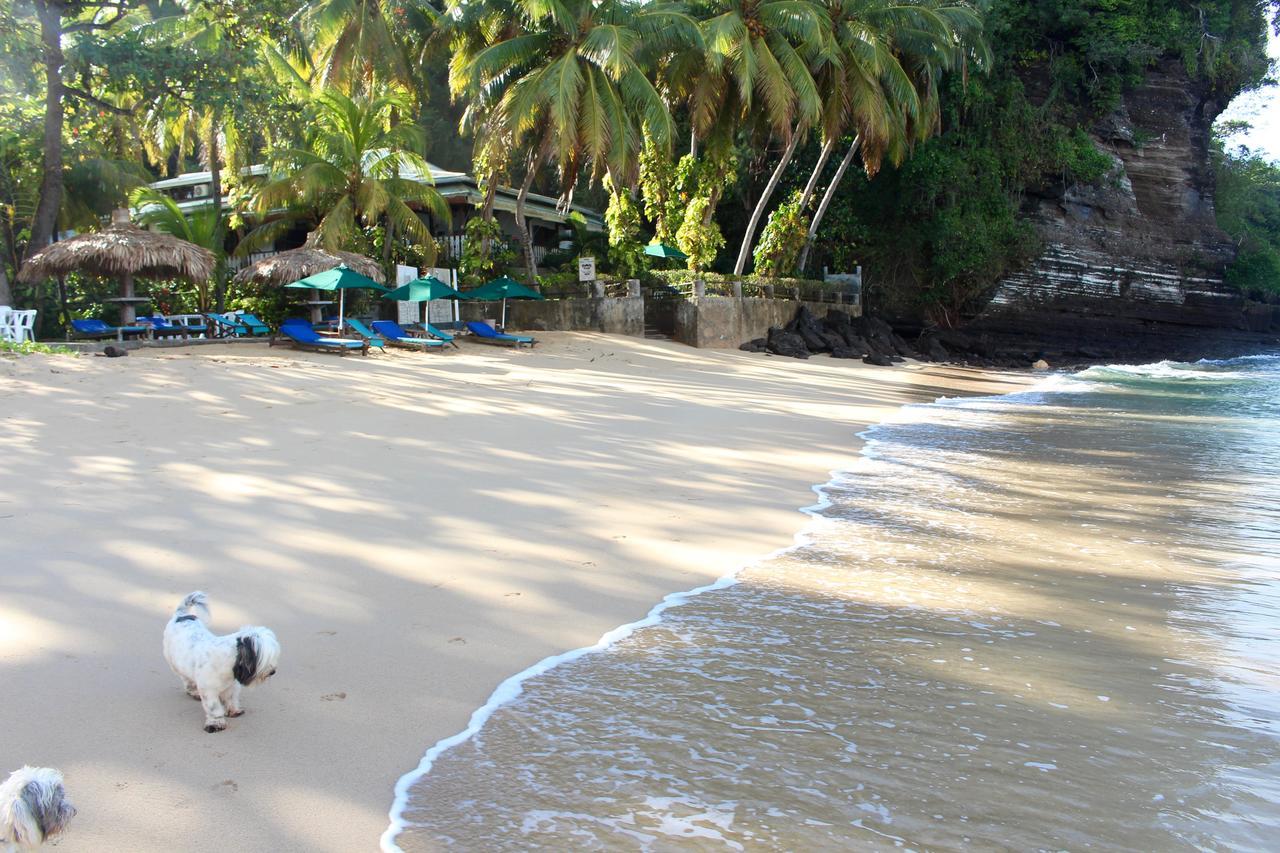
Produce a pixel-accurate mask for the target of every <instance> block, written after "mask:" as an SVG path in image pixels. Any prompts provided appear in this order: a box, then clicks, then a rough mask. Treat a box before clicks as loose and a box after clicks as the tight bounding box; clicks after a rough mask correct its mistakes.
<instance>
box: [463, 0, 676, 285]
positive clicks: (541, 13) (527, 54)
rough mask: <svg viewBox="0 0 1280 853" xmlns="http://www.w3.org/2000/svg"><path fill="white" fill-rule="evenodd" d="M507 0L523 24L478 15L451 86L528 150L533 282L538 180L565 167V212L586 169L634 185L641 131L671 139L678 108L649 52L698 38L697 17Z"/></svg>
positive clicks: (621, 0) (621, 6) (615, 1)
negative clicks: (651, 70)
mask: <svg viewBox="0 0 1280 853" xmlns="http://www.w3.org/2000/svg"><path fill="white" fill-rule="evenodd" d="M499 3H500V7H503V8H509V9H510V10H511V11H512V12H513V13H514V15H515V16H516V17H517V18H518V19H519V23H520V26H518V27H512V26H510V25H509V24H507V25H502V24H497V23H496V22H495V18H494V16H492V15H488V14H483V13H473V16H472V19H473V20H474V21H476V22H477V23H479V24H481V29H479V30H478V31H476V32H475V33H473V34H471V35H470V36H469V37H464V40H463V41H462V44H464V45H465V46H466V47H468V48H469V49H468V50H463V51H459V54H456V55H458V56H459V58H458V59H456V60H455V63H454V66H453V74H452V75H451V85H452V86H453V89H454V91H455V93H457V94H459V95H461V96H463V97H466V98H467V99H468V100H469V104H468V118H469V119H470V120H471V121H472V122H473V125H472V126H474V127H476V128H477V129H482V128H483V129H488V130H489V132H498V133H503V134H506V135H508V136H509V138H510V139H511V141H512V143H513V144H514V145H516V146H518V147H520V148H523V149H524V150H525V152H526V154H525V158H524V180H523V183H522V184H521V187H520V192H519V194H518V195H517V197H516V226H517V228H518V230H519V236H520V239H521V242H522V243H523V245H524V255H525V265H526V268H527V270H528V273H529V277H530V280H531V281H535V280H536V277H537V265H536V262H535V260H534V257H533V247H532V240H531V238H530V234H529V230H528V223H527V221H526V218H525V214H524V207H525V202H526V200H527V198H528V195H529V191H530V189H531V188H532V185H533V181H534V178H535V177H536V176H537V174H538V173H539V171H540V170H541V169H542V168H543V167H544V166H545V165H547V164H548V163H549V162H554V163H555V164H556V166H557V167H558V169H559V172H560V182H561V196H560V204H561V207H562V209H565V210H567V209H568V207H569V204H570V202H571V200H572V197H573V190H574V187H575V186H576V184H577V181H578V178H579V177H580V175H581V174H582V173H583V172H584V171H588V173H589V175H590V176H591V177H592V178H599V177H601V176H602V175H603V174H604V173H605V172H609V173H612V174H614V175H615V176H618V177H619V182H620V183H628V182H629V180H627V179H628V178H629V177H630V176H631V175H633V173H634V171H635V163H636V155H637V153H638V151H639V148H640V140H641V135H642V132H647V133H649V134H650V135H651V136H652V137H653V138H654V139H655V140H658V141H659V142H660V144H662V145H667V144H669V141H670V138H671V133H672V129H673V120H672V117H671V112H670V110H669V109H668V107H667V105H666V103H665V102H664V101H663V99H662V97H661V96H660V95H659V93H658V90H657V89H656V88H655V87H654V84H653V82H652V81H651V80H650V79H649V76H648V74H647V73H646V71H647V68H646V66H645V62H644V55H645V54H647V53H648V52H649V51H652V50H659V49H661V47H662V46H663V45H664V44H668V43H670V42H672V41H673V40H674V39H676V38H679V37H681V36H684V37H690V36H692V37H694V38H696V35H694V31H695V28H694V25H693V21H692V19H690V18H689V17H688V16H687V15H685V14H684V13H683V12H682V11H680V10H678V9H675V8H673V7H670V6H668V5H666V4H661V3H656V4H650V5H643V6H642V5H637V4H634V3H629V2H626V0H602V2H592V0H550V2H547V0H513V2H511V3H510V5H509V6H507V4H506V0H499ZM464 5H465V4H464ZM507 20H508V21H509V20H510V18H508V19H507ZM485 26H487V27H488V29H487V30H486V29H485V28H484V27H485Z"/></svg>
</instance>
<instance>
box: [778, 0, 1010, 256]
mask: <svg viewBox="0 0 1280 853" xmlns="http://www.w3.org/2000/svg"><path fill="white" fill-rule="evenodd" d="M826 2H827V4H828V10H829V12H830V14H831V16H832V20H833V21H835V22H836V26H835V37H836V40H837V43H838V45H839V49H840V50H841V51H842V53H843V54H844V55H845V56H846V60H845V62H844V63H843V65H842V72H843V73H841V74H838V75H831V76H830V77H829V78H828V79H826V80H824V83H825V84H826V85H825V87H824V89H825V91H826V92H827V103H828V104H829V105H831V108H830V109H829V110H828V111H827V115H826V116H825V121H824V123H823V128H822V129H823V135H824V138H825V142H824V145H823V148H822V152H821V154H820V155H819V157H818V162H817V164H816V165H815V166H814V169H813V172H812V173H811V174H810V176H809V181H808V183H807V184H806V186H805V190H804V198H803V205H804V206H807V205H808V203H809V201H810V200H811V199H812V197H813V194H814V192H815V190H816V187H817V184H818V180H819V178H820V176H821V174H822V171H823V169H824V168H825V167H826V164H827V161H828V159H829V158H830V156H831V154H832V152H833V151H834V150H835V146H836V144H837V141H838V140H839V139H840V138H841V137H842V136H843V135H844V134H845V133H846V132H848V131H849V130H851V129H852V130H853V131H854V136H853V141H852V143H851V144H850V146H849V149H848V150H847V151H846V153H845V155H844V158H843V159H842V160H841V161H840V164H839V166H838V167H837V168H836V173H835V175H834V176H833V177H832V179H831V182H830V183H829V184H828V185H827V189H826V191H825V192H824V193H823V196H822V200H821V202H820V203H819V204H818V209H817V210H816V211H815V212H814V215H813V219H812V221H811V222H810V223H809V229H808V233H807V234H806V236H805V245H804V248H803V249H802V250H801V252H800V257H799V259H798V261H797V264H796V268H797V271H798V272H799V273H803V271H804V268H805V265H806V264H807V263H808V260H809V253H810V251H811V250H812V248H813V243H814V241H815V240H816V239H817V234H818V226H819V225H820V224H821V222H822V219H823V217H824V216H825V215H826V212H827V209H828V207H829V206H830V204H831V201H832V199H833V198H834V197H835V192H836V189H837V188H838V187H839V186H840V182H841V181H842V180H843V179H844V175H845V172H846V171H847V170H848V168H849V166H850V165H851V164H852V163H853V159H854V157H855V156H856V155H857V154H858V153H859V152H861V154H862V161H863V166H864V168H865V169H866V171H867V174H869V175H874V174H875V173H876V172H877V171H878V170H879V168H880V164H881V161H882V160H883V159H884V157H886V156H888V157H889V158H890V160H891V161H893V162H900V161H901V159H902V157H903V155H904V154H905V151H906V149H907V148H908V147H909V146H910V145H911V144H912V143H913V142H918V141H922V140H924V139H926V138H928V137H929V136H930V135H931V134H932V133H934V132H935V131H936V130H937V128H938V121H939V97H938V82H939V79H940V77H941V75H942V73H943V72H945V71H949V70H955V69H960V70H961V71H962V72H964V73H967V71H968V65H969V64H970V63H973V64H975V65H977V66H978V67H982V66H984V65H985V64H986V63H987V62H989V49H988V47H987V44H986V42H985V39H984V38H983V34H982V20H981V15H980V12H979V10H978V8H977V7H976V6H974V5H973V4H972V3H970V2H969V0H941V2H940V1H939V0H887V2H886V0H826Z"/></svg>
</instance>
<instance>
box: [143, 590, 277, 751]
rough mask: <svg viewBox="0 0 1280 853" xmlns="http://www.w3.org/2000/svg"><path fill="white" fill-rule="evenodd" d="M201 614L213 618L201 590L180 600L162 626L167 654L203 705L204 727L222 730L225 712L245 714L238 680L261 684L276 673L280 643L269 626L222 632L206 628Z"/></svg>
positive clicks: (241, 682) (212, 730)
mask: <svg viewBox="0 0 1280 853" xmlns="http://www.w3.org/2000/svg"><path fill="white" fill-rule="evenodd" d="M193 611H194V612H193ZM202 616H203V618H204V619H208V618H209V607H208V605H207V603H206V598H205V594H204V593H203V592H193V593H191V594H190V595H188V596H187V597H186V598H184V599H182V603H181V604H179V605H178V609H177V610H176V611H174V614H173V618H172V619H170V620H169V624H167V625H165V626H164V659H165V660H167V661H168V662H169V666H170V668H172V669H173V671H174V672H176V673H177V674H178V677H179V678H181V679H182V684H183V686H184V687H186V689H187V695H188V696H190V697H191V698H192V699H199V700H200V703H201V704H202V705H203V706H204V730H205V731H206V732H220V731H222V730H223V729H225V728H226V727H227V717H238V716H240V715H241V714H243V713H244V711H243V710H242V709H241V708H240V685H242V684H246V685H247V684H261V683H262V682H264V681H266V680H267V679H268V678H270V677H271V676H273V675H275V674H276V665H277V663H279V661H280V644H279V643H278V642H276V635H275V634H273V633H271V631H270V629H268V628H257V627H246V628H241V629H240V630H239V631H236V632H235V633H234V634H227V635H226V636H222V637H219V636H218V635H217V634H214V633H212V632H211V631H210V630H209V629H208V628H206V627H205V625H204V622H203V621H201V617H202Z"/></svg>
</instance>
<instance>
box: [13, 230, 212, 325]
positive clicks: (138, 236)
mask: <svg viewBox="0 0 1280 853" xmlns="http://www.w3.org/2000/svg"><path fill="white" fill-rule="evenodd" d="M214 264H215V259H214V256H213V252H210V251H209V250H208V249H205V248H202V247H200V246H197V245H196V244H194V243H188V242H187V241H186V240H182V239H179V238H178V237H174V236H173V235H171V234H162V233H160V232H156V231H146V230H143V229H142V228H139V227H138V226H136V225H134V224H133V223H132V222H130V221H129V211H127V210H116V211H113V212H112V214H111V224H110V225H108V226H107V227H106V228H104V229H102V230H101V231H94V232H91V233H88V234H77V235H76V236H75V237H72V238H70V239H68V240H60V241H59V242H57V243H54V244H52V245H50V246H47V247H45V248H44V249H41V250H40V251H39V252H37V253H35V254H34V255H32V256H31V257H30V258H28V259H27V262H26V263H25V264H23V265H22V269H21V270H19V271H18V281H21V282H24V283H28V284H31V283H35V282H38V281H43V280H45V279H47V278H57V277H61V276H64V275H67V274H68V273H72V272H83V273H88V274H90V275H98V276H105V277H111V278H116V277H118V278H119V279H120V298H119V299H115V300H111V301H114V302H119V303H120V312H121V322H123V323H125V324H128V323H131V322H132V321H133V317H134V309H135V305H136V304H137V303H142V302H146V301H147V300H146V299H145V298H137V297H135V296H134V294H133V279H134V276H138V277H141V278H185V279H188V280H190V281H205V280H207V279H208V278H209V276H211V275H213V269H214Z"/></svg>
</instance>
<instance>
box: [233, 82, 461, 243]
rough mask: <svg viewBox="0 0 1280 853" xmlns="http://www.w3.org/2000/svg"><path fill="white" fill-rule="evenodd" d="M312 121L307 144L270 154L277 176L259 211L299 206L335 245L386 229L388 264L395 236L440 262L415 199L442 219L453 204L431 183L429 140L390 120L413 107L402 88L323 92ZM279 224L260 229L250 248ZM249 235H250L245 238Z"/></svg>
mask: <svg viewBox="0 0 1280 853" xmlns="http://www.w3.org/2000/svg"><path fill="white" fill-rule="evenodd" d="M311 107H312V113H313V115H312V126H311V132H310V134H309V138H308V140H307V145H306V147H304V148H286V149H284V150H281V151H277V152H275V153H274V154H273V156H272V160H273V163H274V165H275V166H276V167H277V170H278V172H279V176H278V177H276V178H275V179H274V180H272V181H270V182H269V183H267V184H266V185H265V186H263V187H262V189H261V190H260V191H259V192H258V198H257V208H258V212H259V213H260V214H263V215H265V214H268V213H270V212H271V211H272V210H275V209H278V208H281V207H286V206H288V205H299V206H302V207H304V208H306V209H309V210H310V211H312V213H313V215H314V216H315V217H317V218H318V220H319V224H318V225H317V226H316V229H315V230H316V234H317V239H318V240H319V241H320V244H321V245H323V246H325V247H326V248H330V249H344V248H347V247H350V246H351V245H352V244H353V243H354V242H355V241H356V240H357V238H358V237H359V236H360V235H361V234H362V233H363V232H362V228H363V227H364V226H374V225H378V224H382V225H384V226H385V227H386V229H387V234H386V239H385V241H384V246H385V247H386V254H384V262H389V258H390V255H389V252H390V246H391V244H392V238H393V236H394V235H402V236H404V237H407V238H409V239H411V240H414V241H416V242H417V243H418V244H419V245H421V246H422V247H423V248H424V250H425V254H426V256H427V260H428V263H434V261H435V240H434V239H433V238H432V236H431V231H430V229H429V228H428V227H427V225H426V223H425V222H423V221H422V219H421V218H419V216H418V214H417V212H416V211H415V210H414V209H413V207H411V205H416V206H418V207H419V208H420V209H423V210H426V211H427V212H428V213H430V214H431V215H432V216H434V217H436V218H437V219H439V220H440V221H443V222H446V223H447V222H448V221H449V206H448V205H447V204H446V203H445V201H444V199H443V198H442V197H441V196H440V194H439V193H438V192H436V190H435V188H434V187H433V186H431V171H430V167H429V166H428V165H427V162H426V160H424V159H423V157H422V155H421V154H420V153H419V152H420V151H421V150H422V148H423V145H424V143H425V138H424V135H423V130H422V128H421V127H419V126H418V125H415V124H409V123H400V124H394V125H393V124H391V123H390V119H391V117H392V115H393V113H396V112H400V113H403V112H404V111H407V110H408V107H409V104H408V100H407V97H406V96H405V95H403V94H394V95H385V96H382V97H378V98H364V97H360V98H350V97H348V96H346V95H344V94H342V93H340V92H336V91H326V92H323V93H321V94H320V95H318V96H316V98H315V99H314V100H313V102H312V105H311ZM277 230H278V228H273V227H272V226H271V224H267V225H265V226H261V227H259V228H258V229H255V232H254V233H253V234H251V235H250V237H251V238H252V240H251V242H250V243H249V244H248V245H249V246H253V245H255V244H257V243H260V242H261V240H262V238H263V237H265V236H270V235H272V234H273V233H274V232H275V231H277ZM246 239H250V238H249V237H247V238H246Z"/></svg>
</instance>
